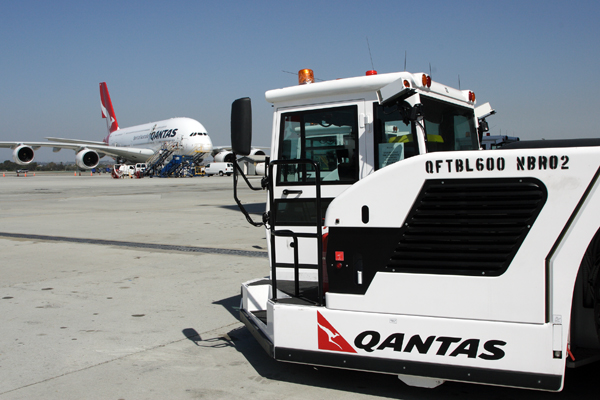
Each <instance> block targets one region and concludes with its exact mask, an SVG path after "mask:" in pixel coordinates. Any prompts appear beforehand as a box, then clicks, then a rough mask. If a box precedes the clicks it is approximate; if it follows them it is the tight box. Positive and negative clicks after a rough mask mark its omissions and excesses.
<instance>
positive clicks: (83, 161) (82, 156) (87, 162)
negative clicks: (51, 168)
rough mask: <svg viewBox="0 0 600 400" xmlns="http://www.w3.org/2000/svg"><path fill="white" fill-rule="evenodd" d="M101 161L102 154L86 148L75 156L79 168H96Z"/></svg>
mask: <svg viewBox="0 0 600 400" xmlns="http://www.w3.org/2000/svg"><path fill="white" fill-rule="evenodd" d="M99 162H100V156H99V155H98V153H96V152H95V151H94V150H88V149H84V150H81V151H80V152H79V153H77V155H76V156H75V163H76V164H77V166H78V167H79V168H83V169H92V168H96V166H97V165H98V163H99Z"/></svg>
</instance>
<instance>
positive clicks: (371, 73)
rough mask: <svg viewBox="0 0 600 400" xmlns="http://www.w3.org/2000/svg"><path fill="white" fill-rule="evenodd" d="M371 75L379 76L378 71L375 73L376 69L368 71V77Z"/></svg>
mask: <svg viewBox="0 0 600 400" xmlns="http://www.w3.org/2000/svg"><path fill="white" fill-rule="evenodd" d="M371 75H377V71H375V70H374V69H371V70H369V71H367V76H371Z"/></svg>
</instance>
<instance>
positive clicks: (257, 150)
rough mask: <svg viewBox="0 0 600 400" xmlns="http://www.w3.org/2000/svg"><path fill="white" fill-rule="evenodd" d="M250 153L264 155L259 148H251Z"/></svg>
mask: <svg viewBox="0 0 600 400" xmlns="http://www.w3.org/2000/svg"><path fill="white" fill-rule="evenodd" d="M250 155H251V156H266V154H265V152H264V151H262V150H261V149H252V150H250Z"/></svg>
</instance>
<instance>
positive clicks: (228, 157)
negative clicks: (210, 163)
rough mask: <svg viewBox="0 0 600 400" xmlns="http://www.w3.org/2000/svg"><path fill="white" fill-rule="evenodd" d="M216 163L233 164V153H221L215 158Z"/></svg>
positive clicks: (225, 151)
mask: <svg viewBox="0 0 600 400" xmlns="http://www.w3.org/2000/svg"><path fill="white" fill-rule="evenodd" d="M214 159H215V162H233V161H234V160H235V158H234V155H233V152H231V151H227V150H224V151H221V152H219V153H217V154H216V155H215V156H214Z"/></svg>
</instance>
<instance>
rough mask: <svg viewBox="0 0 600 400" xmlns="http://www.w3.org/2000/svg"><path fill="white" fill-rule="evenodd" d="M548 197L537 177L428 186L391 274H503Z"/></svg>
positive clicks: (437, 182)
mask: <svg viewBox="0 0 600 400" xmlns="http://www.w3.org/2000/svg"><path fill="white" fill-rule="evenodd" d="M546 198H547V191H546V187H545V186H544V184H543V183H542V182H541V181H539V180H537V179H533V178H523V179H458V180H429V181H426V182H425V184H424V186H423V188H422V190H421V192H420V193H419V195H418V197H417V199H416V201H415V204H414V205H413V208H412V210H411V211H410V213H409V214H408V217H407V218H406V221H405V223H404V226H403V228H402V232H401V236H400V241H399V242H398V245H397V246H396V248H395V250H394V252H393V253H392V255H391V258H390V260H389V262H388V264H387V265H386V269H387V270H388V271H393V272H413V273H415V272H416V273H437V274H440V273H441V274H461V275H489V276H498V275H501V274H502V273H504V271H506V269H507V268H508V266H509V265H510V263H511V261H512V259H513V258H514V256H515V254H516V253H517V251H518V250H519V247H520V246H521V244H522V243H523V241H524V240H525V237H526V236H527V233H528V232H529V230H530V229H531V227H532V226H533V223H534V221H535V219H536V218H537V216H538V214H539V213H540V211H541V209H542V207H543V206H544V204H545V202H546Z"/></svg>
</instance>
